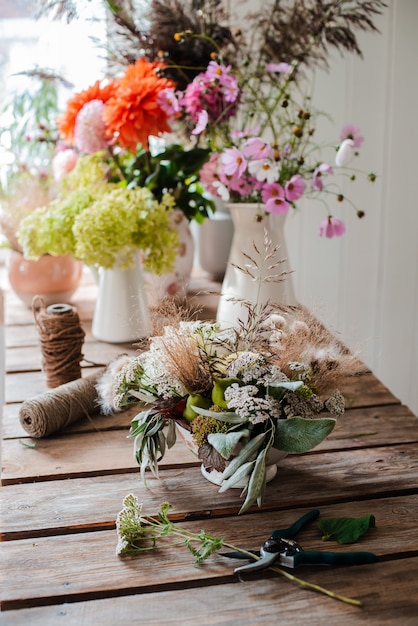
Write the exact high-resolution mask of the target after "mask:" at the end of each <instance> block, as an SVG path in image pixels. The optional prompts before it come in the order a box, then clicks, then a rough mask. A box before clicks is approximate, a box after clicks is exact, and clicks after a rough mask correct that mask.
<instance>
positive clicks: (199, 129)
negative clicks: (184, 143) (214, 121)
mask: <svg viewBox="0 0 418 626" xmlns="http://www.w3.org/2000/svg"><path fill="white" fill-rule="evenodd" d="M208 120H209V116H208V112H207V111H205V110H204V109H203V111H200V113H199V116H198V118H197V124H196V126H195V127H194V129H193V130H192V135H200V133H203V131H204V130H205V128H206V126H207V125H208Z"/></svg>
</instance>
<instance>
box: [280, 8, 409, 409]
mask: <svg viewBox="0 0 418 626" xmlns="http://www.w3.org/2000/svg"><path fill="white" fill-rule="evenodd" d="M376 25H377V26H378V28H379V30H380V31H381V34H380V35H378V34H367V35H362V36H360V37H359V41H360V44H361V48H362V50H363V54H364V59H363V60H361V59H358V58H354V57H353V56H349V55H347V56H346V57H345V58H343V59H341V58H335V60H333V62H332V65H331V70H330V71H329V73H327V74H320V75H319V76H318V77H317V84H316V92H315V103H316V105H317V106H318V108H319V109H323V110H326V111H327V112H328V113H330V115H331V116H332V118H333V120H334V122H335V127H334V132H335V134H334V137H336V136H337V133H339V130H340V127H341V126H342V125H343V124H344V123H347V122H352V123H354V124H356V125H358V126H360V127H361V129H362V131H363V134H364V136H365V137H366V141H365V143H364V144H363V147H362V150H361V158H360V159H359V161H358V163H359V165H360V167H363V168H365V169H374V170H376V171H377V173H378V174H379V178H378V180H377V182H376V183H375V184H374V185H371V184H370V183H368V182H362V181H361V180H360V177H359V178H358V179H357V181H356V182H355V183H349V186H348V187H347V189H348V190H349V191H350V197H351V198H353V200H354V201H355V202H356V204H357V205H358V206H359V207H361V208H364V209H365V211H366V217H365V218H364V219H362V220H358V219H357V218H356V216H355V215H354V213H353V212H351V210H350V209H349V207H348V206H344V205H341V206H340V210H339V212H338V213H336V215H338V216H340V217H342V218H343V219H344V220H345V221H346V224H347V233H346V235H345V236H344V237H343V238H341V239H336V240H330V241H325V240H322V239H320V238H319V237H317V234H316V230H317V224H318V221H319V219H320V217H321V215H320V209H318V207H314V206H312V203H311V204H310V203H308V202H305V203H304V205H303V206H302V207H301V211H300V212H299V214H298V215H295V216H292V217H291V218H290V219H289V220H288V224H287V238H288V247H289V256H290V261H291V264H292V267H293V268H294V269H295V274H294V281H295V286H296V292H297V296H298V298H299V300H300V301H301V302H303V303H304V304H306V305H308V306H310V307H314V308H317V307H319V308H318V311H317V312H318V314H319V316H320V317H321V318H322V319H323V320H324V321H325V322H326V323H327V324H328V325H329V326H331V327H332V328H333V329H334V330H336V331H338V332H340V334H341V337H342V339H343V340H344V341H345V343H346V344H347V345H348V346H349V347H350V348H352V349H355V350H357V349H359V350H360V354H361V356H362V358H363V359H364V360H365V361H366V363H367V364H368V365H369V366H370V368H371V369H372V370H373V371H374V373H375V374H376V375H377V376H379V377H380V378H381V380H382V381H383V382H384V383H385V384H386V385H387V386H388V387H389V388H390V389H391V391H392V392H393V393H394V394H395V395H397V396H398V397H399V398H400V399H401V400H402V401H403V402H405V403H406V404H408V405H409V406H410V407H411V409H412V410H414V412H416V413H417V412H418V385H417V383H418V363H417V356H418V323H417V314H418V245H417V236H418V211H417V201H416V199H415V198H416V184H415V180H416V178H417V176H418V168H417V165H418V159H417V152H416V146H417V125H416V121H415V120H416V112H417V111H418V81H417V73H418V70H417V69H416V61H417V59H418V2H417V0H392V1H390V2H389V7H388V9H386V11H385V13H384V15H383V16H381V17H380V18H379V19H377V20H376ZM331 132H332V126H331V127H329V128H328V127H327V128H326V129H325V128H324V129H321V134H322V133H323V134H324V136H325V137H326V138H328V139H332V138H333V137H332V135H331Z"/></svg>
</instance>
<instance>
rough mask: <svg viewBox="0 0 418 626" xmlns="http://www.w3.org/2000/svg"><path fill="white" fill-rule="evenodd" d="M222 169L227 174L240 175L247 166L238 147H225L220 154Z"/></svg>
mask: <svg viewBox="0 0 418 626" xmlns="http://www.w3.org/2000/svg"><path fill="white" fill-rule="evenodd" d="M221 163H222V167H223V171H224V173H225V174H227V175H229V176H233V175H236V176H242V175H243V173H244V172H245V170H246V168H247V161H246V160H245V157H244V155H243V154H242V152H241V151H240V150H238V148H235V147H234V148H227V149H226V150H224V151H223V153H222V154H221Z"/></svg>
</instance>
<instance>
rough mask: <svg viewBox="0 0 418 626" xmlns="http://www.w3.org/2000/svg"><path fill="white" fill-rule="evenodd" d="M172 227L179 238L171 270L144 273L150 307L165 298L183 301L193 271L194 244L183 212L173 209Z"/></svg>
mask: <svg viewBox="0 0 418 626" xmlns="http://www.w3.org/2000/svg"><path fill="white" fill-rule="evenodd" d="M172 225H173V228H175V230H177V233H178V236H179V247H178V252H177V256H176V260H175V263H174V267H173V270H172V271H171V272H169V273H168V274H161V275H158V274H153V273H151V272H145V273H144V276H145V287H146V291H147V297H148V302H149V305H150V306H151V307H153V306H157V305H158V303H159V302H161V301H162V300H164V299H165V298H171V299H174V300H184V299H185V298H186V295H187V286H188V284H189V281H190V276H191V273H192V269H193V262H194V254H195V244H194V239H193V236H192V232H191V230H190V224H189V222H188V220H187V218H186V217H185V215H184V213H183V211H181V210H180V209H174V211H173V216H172Z"/></svg>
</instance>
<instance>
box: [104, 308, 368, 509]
mask: <svg viewBox="0 0 418 626" xmlns="http://www.w3.org/2000/svg"><path fill="white" fill-rule="evenodd" d="M247 306H248V320H247V322H246V323H245V324H244V323H242V322H241V323H240V324H239V325H238V326H237V327H236V328H221V327H220V326H219V325H218V324H216V323H210V322H202V321H194V322H190V321H181V320H180V321H178V322H177V323H176V324H170V325H166V326H165V327H164V328H163V332H162V333H161V334H158V335H155V336H153V337H151V338H150V340H149V349H148V350H146V351H144V352H142V353H140V354H139V355H138V356H136V357H134V358H130V357H121V358H120V359H117V360H116V361H115V362H113V363H111V364H110V365H109V367H108V368H107V371H106V372H105V373H104V375H103V376H102V378H101V379H100V381H99V384H98V387H97V388H98V392H99V398H100V403H101V408H102V410H103V411H104V412H105V413H109V412H111V411H114V410H119V409H122V408H124V407H127V406H129V405H132V404H138V405H139V407H140V409H141V410H140V412H139V413H138V415H137V416H136V417H134V419H133V420H132V423H131V430H130V436H131V437H132V438H134V442H135V443H134V451H135V457H136V460H137V463H138V465H139V467H140V471H141V476H142V478H143V480H144V481H145V471H146V469H150V470H151V472H152V473H153V474H154V475H155V476H158V461H159V460H161V459H162V458H163V457H164V454H165V451H166V449H167V447H168V448H170V447H171V446H173V444H174V443H175V441H176V424H177V425H180V426H181V427H182V429H185V430H186V431H187V432H188V433H189V435H188V436H189V437H190V436H191V437H192V439H193V444H194V446H195V449H196V451H197V455H198V458H199V459H200V460H201V461H202V464H203V467H204V468H205V469H204V470H202V471H204V472H205V473H206V474H209V480H211V477H210V474H211V473H213V472H215V474H214V475H215V476H216V481H215V480H212V482H216V483H217V484H219V485H220V491H225V490H226V489H229V488H231V487H234V486H237V485H240V484H241V481H244V483H243V495H244V502H243V504H242V506H241V509H240V513H243V512H245V511H247V510H248V509H249V508H250V507H251V506H252V505H253V504H254V503H255V502H257V503H258V505H260V504H261V502H262V499H263V495H264V491H265V484H266V467H267V466H268V464H269V456H270V455H271V454H272V452H274V451H280V452H282V453H304V452H306V451H308V450H310V449H312V448H314V447H315V446H317V445H318V444H319V443H320V442H321V441H322V440H323V439H324V438H325V437H327V436H328V435H329V434H330V432H331V431H332V430H333V428H334V426H335V421H336V417H337V416H339V415H341V414H342V413H343V412H344V398H343V396H342V394H341V393H340V391H339V390H338V384H339V382H340V381H341V379H342V378H343V377H344V376H347V375H350V374H353V373H355V372H356V371H357V368H358V361H357V360H356V358H355V357H354V356H353V355H352V354H351V353H348V352H347V350H345V349H344V347H343V346H341V345H340V344H339V343H338V341H337V340H336V339H333V338H332V337H330V335H329V333H328V332H327V331H326V330H325V329H324V328H323V327H322V325H321V324H320V323H319V322H318V321H317V320H315V319H314V318H313V317H312V316H311V315H310V314H309V313H308V312H306V311H304V310H297V311H295V310H285V309H283V310H281V311H277V310H276V311H275V312H272V309H271V307H270V306H269V305H258V304H257V305H255V306H254V305H250V304H248V305H247Z"/></svg>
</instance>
